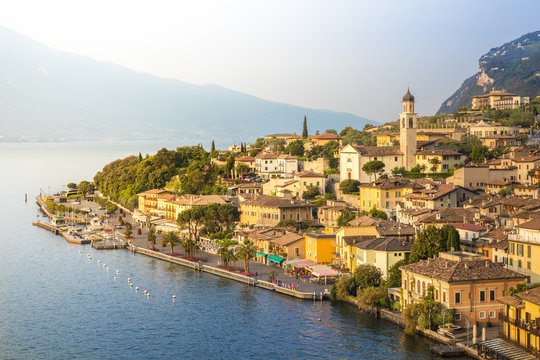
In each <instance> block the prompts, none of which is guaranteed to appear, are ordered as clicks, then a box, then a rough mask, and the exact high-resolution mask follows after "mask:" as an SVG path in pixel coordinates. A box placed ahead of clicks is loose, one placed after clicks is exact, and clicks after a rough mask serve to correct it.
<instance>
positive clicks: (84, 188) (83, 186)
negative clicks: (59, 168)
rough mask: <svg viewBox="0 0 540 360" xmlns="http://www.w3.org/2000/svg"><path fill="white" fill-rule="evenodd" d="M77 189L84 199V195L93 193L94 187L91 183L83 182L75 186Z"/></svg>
mask: <svg viewBox="0 0 540 360" xmlns="http://www.w3.org/2000/svg"><path fill="white" fill-rule="evenodd" d="M77 189H78V190H79V192H81V193H82V195H83V197H84V198H86V194H89V193H93V192H94V190H95V189H96V187H95V186H94V184H92V183H91V182H88V181H86V180H83V181H81V182H80V183H79V185H77Z"/></svg>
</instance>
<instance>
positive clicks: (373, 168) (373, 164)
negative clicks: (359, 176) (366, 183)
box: [362, 160, 384, 180]
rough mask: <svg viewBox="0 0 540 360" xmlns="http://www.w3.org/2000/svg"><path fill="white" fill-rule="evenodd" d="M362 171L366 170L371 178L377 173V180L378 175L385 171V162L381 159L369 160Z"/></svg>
mask: <svg viewBox="0 0 540 360" xmlns="http://www.w3.org/2000/svg"><path fill="white" fill-rule="evenodd" d="M362 171H364V172H365V173H366V174H368V176H369V177H370V178H371V175H375V180H376V179H377V175H380V174H382V173H383V171H384V163H383V162H382V161H380V160H372V161H368V162H367V163H365V164H364V165H363V166H362Z"/></svg>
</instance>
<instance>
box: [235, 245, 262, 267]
mask: <svg viewBox="0 0 540 360" xmlns="http://www.w3.org/2000/svg"><path fill="white" fill-rule="evenodd" d="M256 254H257V250H256V249H255V246H254V245H253V242H252V241H251V240H248V239H245V240H244V242H243V243H242V245H241V246H240V248H239V249H238V252H237V255H238V257H239V258H240V259H243V260H244V272H246V273H249V260H251V259H253V258H254V257H255V255H256Z"/></svg>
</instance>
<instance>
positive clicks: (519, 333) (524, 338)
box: [499, 288, 540, 357]
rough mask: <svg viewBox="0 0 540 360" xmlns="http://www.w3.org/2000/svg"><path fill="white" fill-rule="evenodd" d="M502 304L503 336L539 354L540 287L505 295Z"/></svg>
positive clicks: (501, 300)
mask: <svg viewBox="0 0 540 360" xmlns="http://www.w3.org/2000/svg"><path fill="white" fill-rule="evenodd" d="M499 301H500V302H501V303H502V304H503V306H504V308H503V314H502V316H501V319H502V321H503V334H502V335H503V336H502V337H503V338H504V339H505V340H507V341H510V342H513V343H515V344H518V345H520V346H522V347H524V348H526V349H527V350H528V351H529V352H531V353H533V354H534V355H536V356H537V357H538V356H540V288H534V289H531V290H526V291H523V292H520V293H518V294H516V295H515V296H505V297H503V298H501V299H499Z"/></svg>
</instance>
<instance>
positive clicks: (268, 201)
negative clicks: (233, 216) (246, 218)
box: [240, 195, 313, 208]
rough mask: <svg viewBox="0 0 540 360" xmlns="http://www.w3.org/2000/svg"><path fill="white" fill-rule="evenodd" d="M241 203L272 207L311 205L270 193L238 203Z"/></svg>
mask: <svg viewBox="0 0 540 360" xmlns="http://www.w3.org/2000/svg"><path fill="white" fill-rule="evenodd" d="M240 204H241V205H255V206H266V207H274V208H297V207H313V205H311V204H309V203H305V202H303V201H298V200H288V199H284V198H281V197H277V196H272V195H259V196H257V197H256V198H255V199H253V200H247V201H243V202H242V203H240Z"/></svg>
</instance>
